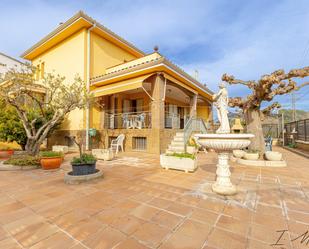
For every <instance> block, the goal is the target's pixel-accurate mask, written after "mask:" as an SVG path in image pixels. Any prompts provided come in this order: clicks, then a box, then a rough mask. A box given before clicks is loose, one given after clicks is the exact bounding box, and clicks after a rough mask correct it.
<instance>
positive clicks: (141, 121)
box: [137, 113, 146, 129]
mask: <svg viewBox="0 0 309 249" xmlns="http://www.w3.org/2000/svg"><path fill="white" fill-rule="evenodd" d="M145 118H146V114H145V113H141V114H140V115H138V119H137V128H138V129H142V128H143V127H144V126H145Z"/></svg>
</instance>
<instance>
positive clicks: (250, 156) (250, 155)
mask: <svg viewBox="0 0 309 249" xmlns="http://www.w3.org/2000/svg"><path fill="white" fill-rule="evenodd" d="M244 159H246V160H258V159H259V151H257V150H247V151H246V153H245V155H244Z"/></svg>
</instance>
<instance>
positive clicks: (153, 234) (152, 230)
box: [132, 222, 169, 247]
mask: <svg viewBox="0 0 309 249" xmlns="http://www.w3.org/2000/svg"><path fill="white" fill-rule="evenodd" d="M168 234H169V230H168V229H167V228H164V227H161V226H159V225H157V224H154V223H149V222H147V223H144V224H143V225H142V226H140V228H139V229H138V230H137V231H136V232H135V233H133V235H132V237H133V238H135V239H136V240H138V241H142V242H143V243H144V244H145V245H148V246H150V247H158V246H159V245H160V243H161V241H162V240H163V239H164V238H165V237H166V236H167V235H168Z"/></svg>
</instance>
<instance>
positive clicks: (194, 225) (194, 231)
mask: <svg viewBox="0 0 309 249" xmlns="http://www.w3.org/2000/svg"><path fill="white" fill-rule="evenodd" d="M210 231H211V226H210V225H208V224H205V223H201V222H197V221H194V220H190V219H188V220H186V221H185V222H184V223H183V224H181V226H179V228H178V230H177V231H176V233H180V234H183V235H186V236H189V237H192V238H194V239H196V238H201V239H202V240H206V238H207V236H208V234H209V232H210Z"/></svg>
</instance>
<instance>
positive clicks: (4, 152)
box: [0, 150, 14, 158]
mask: <svg viewBox="0 0 309 249" xmlns="http://www.w3.org/2000/svg"><path fill="white" fill-rule="evenodd" d="M13 154H14V150H0V158H9V157H11V156H12V155H13Z"/></svg>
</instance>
